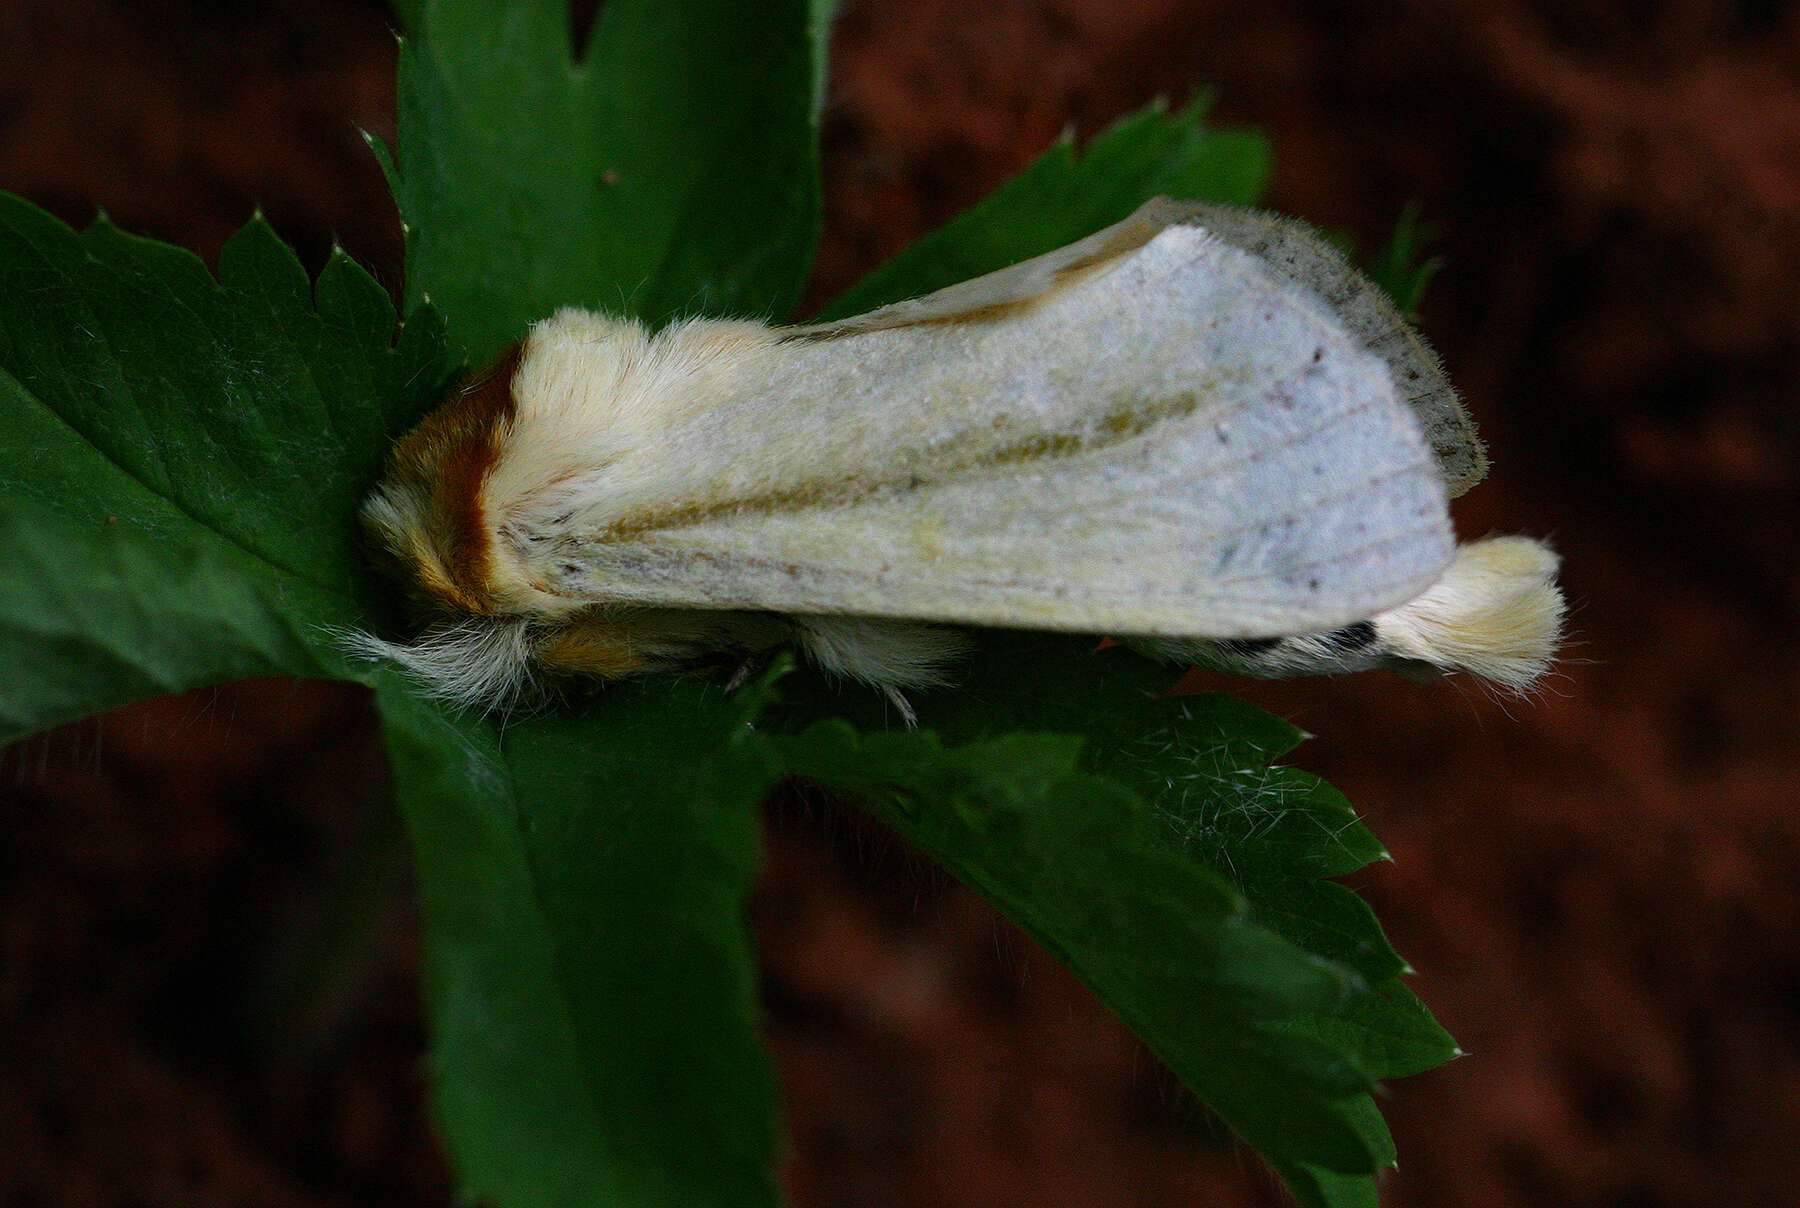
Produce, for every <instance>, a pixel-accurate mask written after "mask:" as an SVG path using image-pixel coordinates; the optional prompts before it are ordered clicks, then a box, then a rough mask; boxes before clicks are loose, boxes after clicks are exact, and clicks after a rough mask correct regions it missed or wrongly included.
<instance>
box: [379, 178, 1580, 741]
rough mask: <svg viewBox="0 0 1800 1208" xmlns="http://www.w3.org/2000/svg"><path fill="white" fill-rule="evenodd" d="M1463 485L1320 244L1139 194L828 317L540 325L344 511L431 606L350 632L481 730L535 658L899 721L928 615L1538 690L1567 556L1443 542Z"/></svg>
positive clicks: (1523, 546)
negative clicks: (796, 683)
mask: <svg viewBox="0 0 1800 1208" xmlns="http://www.w3.org/2000/svg"><path fill="white" fill-rule="evenodd" d="M1485 466H1486V459H1485V457H1484V456H1483V453H1482V450H1481V446H1480V444H1479V442H1478V441H1477V440H1476V438H1475V435H1474V431H1473V428H1472V426H1471V424H1470V422H1469V420H1468V418H1467V416H1466V415H1465V414H1464V412H1463V410H1462V408H1461V406H1460V404H1459V403H1458V402H1457V399H1456V396H1455V394H1454V392H1453V391H1452V390H1451V389H1450V387H1449V385H1448V383H1447V382H1446V381H1445V379H1444V376H1443V374H1442V372H1441V371H1440V370H1439V368H1438V365H1437V363H1436V361H1435V359H1434V358H1433V357H1432V355H1431V353H1430V352H1429V351H1428V350H1427V349H1426V347H1425V345H1424V344H1423V342H1422V341H1421V340H1420V339H1419V337H1418V335H1417V334H1416V333H1415V332H1414V331H1413V330H1412V329H1411V328H1410V327H1409V326H1408V325H1407V324H1406V323H1405V322H1404V321H1403V320H1402V319H1401V317H1400V316H1399V315H1398V314H1397V313H1396V312H1395V310H1394V308H1393V306H1392V304H1391V303H1390V302H1389V301H1388V300H1387V298H1386V297H1385V295H1383V294H1382V293H1381V291H1380V290H1379V289H1377V288H1376V287H1375V286H1374V285H1373V284H1371V283H1370V282H1369V281H1367V280H1366V279H1364V278H1363V277H1362V276H1361V275H1359V274H1358V273H1357V272H1355V270H1353V269H1352V268H1350V267H1349V265H1348V264H1346V263H1345V262H1344V260H1343V258H1342V257H1341V256H1340V255H1339V254H1338V253H1337V252H1336V251H1335V250H1334V249H1332V248H1331V247H1330V246H1329V245H1328V244H1326V243H1324V242H1323V241H1322V240H1320V239H1319V238H1318V237H1317V236H1316V235H1314V234H1313V233H1312V232H1311V231H1309V230H1308V229H1306V228H1304V227H1302V226H1300V225H1298V224H1295V223H1292V222H1289V221H1286V220H1283V219H1278V218H1274V217H1270V216H1268V215H1264V214H1260V213H1256V212H1253V211H1247V210H1237V209H1231V208H1223V207H1216V206H1207V205H1198V204H1190V203H1184V202H1172V201H1168V200H1165V199H1159V200H1156V201H1152V202H1150V203H1148V204H1147V205H1145V206H1144V207H1142V208H1141V209H1139V210H1138V211H1137V212H1136V213H1135V214H1133V215H1132V216H1131V217H1129V218H1127V219H1126V220H1125V221H1123V222H1120V223H1118V224H1116V225H1114V226H1111V227H1108V228H1106V229H1105V230H1102V231H1099V232H1097V233H1096V234H1093V235H1091V236H1089V237H1088V238H1086V239H1083V240H1081V241H1080V242H1078V243H1074V244H1071V245H1070V246H1068V247H1065V248H1062V249H1060V250H1058V251H1055V252H1051V253H1049V254H1047V255H1044V256H1039V257H1037V258H1035V259H1032V260H1027V261H1025V262H1024V263H1021V264H1017V265H1014V266H1013V267H1011V268H1008V269H1003V270H1001V271H999V272H995V273H990V274H988V275H987V276H985V277H980V278H977V279H975V280H973V281H969V282H965V283H963V284H961V285H955V286H951V287H950V288H948V289H943V290H939V291H938V292H936V293H934V294H930V295H927V296H926V297H923V298H919V299H915V300H913V301H909V302H901V303H898V304H895V305H893V306H887V307H883V308H881V309H880V310H876V311H873V312H871V313H869V314H866V315H862V316H860V317H858V318H854V319H848V320H845V321H843V322H839V323H830V324H822V325H818V326H811V327H795V328H778V327H771V326H768V325H766V324H762V323H754V322H740V321H725V320H712V319H696V320H691V321H687V322H682V323H677V324H674V325H671V326H669V327H667V328H664V329H663V330H661V331H658V332H654V333H652V332H650V331H649V330H647V329H646V328H644V327H643V326H642V325H641V324H638V323H636V322H633V321H631V320H627V319H617V318H609V317H606V316H602V315H598V314H592V313H589V312H585V311H581V310H573V309H569V310H563V311H560V312H558V313H557V314H556V315H554V316H552V317H551V318H549V319H546V320H544V321H543V322H541V323H539V324H537V325H536V326H535V327H533V328H532V330H531V332H530V334H529V335H528V336H527V338H526V339H525V340H524V341H522V342H521V343H520V344H519V345H517V346H515V347H514V348H513V349H511V350H510V351H509V352H508V353H507V354H506V355H504V356H503V357H501V358H500V360H499V362H498V363H497V364H496V365H495V366H493V367H492V368H490V369H489V370H488V371H487V372H486V373H484V374H481V375H478V376H477V377H475V378H474V379H472V380H471V381H469V382H467V383H465V384H464V385H463V386H461V387H460V388H459V389H458V390H457V391H455V392H454V393H453V394H452V395H451V397H450V398H449V400H448V401H447V402H446V404H445V405H444V407H443V408H442V409H440V410H439V411H438V412H436V413H435V414H433V415H432V416H430V417H429V418H427V419H426V420H425V421H424V422H423V423H422V424H420V425H419V427H418V428H417V429H416V430H414V431H413V432H412V433H411V434H410V435H408V436H407V437H406V438H405V439H404V440H403V441H401V443H400V444H399V446H398V447H397V449H396V450H395V452H394V455H393V458H392V461H391V464H390V467H389V470H388V474H387V477H386V479H385V481H384V482H383V483H382V484H381V486H380V487H379V489H377V491H376V492H375V493H374V495H373V496H372V497H371V498H370V500H369V502H368V504H367V506H366V508H365V517H366V519H367V521H368V524H369V526H370V528H371V529H372V531H373V532H374V534H375V535H376V537H377V538H378V540H379V541H380V543H381V544H382V545H383V546H385V547H386V549H387V550H388V551H389V552H390V553H391V554H393V555H394V556H395V558H396V559H397V560H398V562H399V563H400V566H401V568H402V571H403V574H404V575H405V577H406V578H407V579H408V581H409V582H410V584H411V586H412V587H413V588H414V590H415V593H416V594H417V595H419V596H420V597H421V598H422V599H423V600H424V601H425V602H426V603H428V604H429V605H430V606H432V607H433V609H434V610H435V611H436V612H437V613H438V619H437V620H436V621H435V623H433V624H432V625H430V627H428V628H427V629H426V630H425V631H424V633H423V635H422V636H421V637H419V638H418V639H417V640H416V641H414V642H412V643H409V644H399V643H391V642H386V641H382V640H379V639H376V638H373V637H367V636H362V637H359V638H357V639H355V642H354V644H355V646H356V648H357V649H358V650H359V651H360V652H362V653H363V654H365V655H369V656H374V657H386V658H391V659H393V660H395V661H396V662H398V663H399V664H400V665H401V666H402V667H403V668H404V669H405V670H407V671H408V672H409V673H410V674H411V675H413V676H414V677H415V678H416V679H418V680H419V681H421V682H423V683H424V684H425V685H426V686H428V688H429V689H430V690H431V691H433V692H435V693H436V694H438V695H440V696H442V697H444V698H446V699H449V700H451V701H454V702H457V703H460V704H470V705H481V706H495V705H504V704H505V703H507V702H509V701H510V700H512V699H513V698H515V697H516V696H517V695H518V694H519V692H520V691H521V690H522V689H523V688H525V687H526V686H527V685H529V684H530V683H531V682H533V680H534V678H535V677H536V675H537V673H538V671H539V670H540V669H548V670H558V671H570V672H579V673H587V674H590V675H594V676H599V677H602V678H612V677H620V676H630V675H637V674H641V673H647V672H657V671H667V670H676V669H681V668H684V667H689V666H692V665H694V664H696V663H699V662H702V661H705V660H707V659H708V658H709V657H717V656H721V655H723V656H725V657H726V658H728V659H737V660H739V661H741V660H742V659H743V658H744V657H745V656H746V655H747V654H750V653H752V652H755V651H759V650H763V649H766V648H769V647H772V646H776V645H779V644H783V643H793V644H795V645H797V646H798V647H799V648H800V650H801V651H802V652H803V654H804V655H805V656H806V657H807V658H808V659H809V660H810V661H811V662H813V663H814V664H816V665H817V666H819V667H821V668H823V669H825V670H827V671H829V672H833V673H836V674H840V675H844V676H848V677H851V678H853V679H857V680H861V681H865V682H867V683H869V684H872V685H874V686H876V687H879V688H881V689H883V690H885V691H887V692H888V694H889V695H890V696H892V697H893V698H894V699H895V700H896V702H898V703H900V704H901V705H902V709H903V710H904V701H903V700H902V698H901V696H900V693H901V692H902V691H903V690H905V689H909V688H918V687H923V686H927V685H931V684H936V683H940V682H942V680H943V678H944V675H945V672H946V670H947V668H948V667H949V665H950V664H951V663H953V661H954V660H955V658H956V656H957V655H958V654H959V653H960V651H961V650H962V649H963V648H964V645H965V641H966V639H965V638H964V637H962V636H961V635H960V634H958V633H957V632H956V631H954V630H947V629H943V628H939V627H937V624H951V625H976V626H1005V627H1011V628H1024V629H1045V630H1067V631H1078V632H1085V633H1096V634H1109V635H1112V636H1114V637H1117V638H1120V639H1122V640H1125V641H1126V642H1127V643H1128V644H1130V645H1133V646H1134V647H1136V648H1138V649H1140V650H1145V651H1147V652H1149V653H1152V654H1156V655H1160V656H1163V657H1168V658H1177V659H1184V660H1188V661H1194V662H1200V663H1205V664H1209V665H1212V666H1215V667H1221V668H1225V669H1229V670H1234V671H1239V672H1247V673H1249V674H1255V675H1285V674H1300V673H1319V672H1331V671H1341V670H1359V669H1362V668H1365V667H1374V666H1384V665H1385V666H1394V667H1398V668H1401V669H1417V670H1430V671H1435V672H1451V671H1469V672H1473V673H1476V674H1479V675H1481V676H1484V677H1487V678H1489V679H1491V680H1494V681H1497V682H1498V683H1499V684H1501V685H1503V686H1505V687H1507V688H1511V689H1523V688H1525V687H1527V686H1528V685H1529V684H1530V683H1531V682H1532V681H1533V680H1534V679H1535V678H1536V677H1537V676H1538V675H1539V674H1541V673H1542V671H1543V670H1544V669H1545V667H1546V666H1547V664H1548V662H1549V659H1550V658H1551V656H1552V654H1553V653H1554V650H1555V647H1556V643H1557V638H1558V633H1559V629H1560V625H1561V617H1562V602H1561V597H1560V596H1559V595H1558V593H1557V591H1556V588H1555V587H1554V585H1553V578H1554V575H1555V570H1556V558H1555V556H1554V555H1553V554H1552V553H1551V552H1550V551H1549V550H1548V549H1546V548H1545V547H1544V546H1542V545H1539V544H1537V543H1536V542H1533V541H1529V540H1526V539H1523V538H1499V539H1494V540H1489V541H1481V542H1474V543H1471V544H1468V545H1464V546H1461V547H1458V546H1457V545H1456V542H1455V538H1454V536H1453V534H1452V531H1451V526H1450V520H1449V515H1448V511H1447V500H1448V498H1449V497H1450V496H1451V495H1453V494H1460V493H1461V492H1462V491H1463V490H1465V489H1467V488H1468V487H1469V486H1470V485H1471V484H1473V483H1474V482H1475V481H1476V480H1477V479H1478V478H1479V477H1480V476H1481V474H1482V473H1483V472H1484V470H1485ZM934 623H937V624H934Z"/></svg>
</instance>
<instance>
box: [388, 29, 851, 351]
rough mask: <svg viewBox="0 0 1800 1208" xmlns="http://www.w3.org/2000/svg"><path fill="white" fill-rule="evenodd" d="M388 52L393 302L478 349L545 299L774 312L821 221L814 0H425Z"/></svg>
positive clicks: (652, 317)
mask: <svg viewBox="0 0 1800 1208" xmlns="http://www.w3.org/2000/svg"><path fill="white" fill-rule="evenodd" d="M418 7H419V10H420V11H419V12H418V14H417V16H416V18H415V20H414V22H413V24H412V26H411V33H410V34H409V36H408V37H407V39H406V40H405V42H404V45H403V47H402V50H401V56H400V145H399V155H398V159H397V168H398V174H397V177H398V182H399V187H398V190H397V198H398V201H399V204H400V213H401V216H402V218H403V219H404V220H405V222H406V223H407V227H408V230H407V298H408V305H409V308H410V307H411V306H413V305H416V304H417V303H418V302H419V301H420V300H422V299H424V298H426V297H430V298H431V299H432V300H433V301H434V302H435V303H436V304H437V305H438V307H439V308H440V309H441V310H442V311H443V312H444V313H445V314H446V315H447V316H448V320H449V324H450V332H451V336H452V339H453V341H454V342H455V343H456V344H457V345H459V346H460V347H461V348H463V349H464V350H465V351H466V353H467V356H468V358H469V359H471V360H474V361H483V360H486V359H487V358H489V357H491V356H492V355H493V354H494V353H495V352H496V351H498V350H499V349H500V348H501V347H503V346H504V345H506V344H508V343H510V342H511V341H513V340H516V339H518V338H519V336H521V335H522V334H523V333H524V330H525V328H526V326H527V324H529V323H531V322H533V321H534V320H537V319H541V318H544V317H546V316H548V315H549V314H550V313H551V312H553V311H554V310H555V309H556V308H558V307H560V306H566V305H582V306H587V307H589V308H592V309H599V310H605V311H610V312H613V313H617V314H626V315H632V316H635V317H638V318H642V319H645V320H648V321H650V322H652V323H661V322H665V321H667V320H668V319H670V318H672V317H675V316H678V315H687V314H696V313H699V314H714V315H717V314H729V315H743V316H752V317H760V318H767V317H771V316H773V317H776V318H781V317H785V315H786V314H787V312H788V311H789V310H790V309H791V308H792V306H793V305H794V302H795V301H796V300H797V299H798V297H799V295H800V290H801V288H802V287H803V285H804V284H805V279H806V271H807V266H808V264H809V262H810V260H811V257H812V250H813V245H814V243H815V241H816V240H817V237H818V228H819V176H818V163H817V153H816V149H815V146H814V136H815V125H816V100H815V98H816V95H817V93H818V89H819V86H820V81H821V79H822V76H821V75H820V69H819V67H818V66H817V60H816V54H815V52H816V50H817V48H818V47H819V46H820V45H821V44H822V42H823V25H824V22H825V21H826V20H827V19H828V16H829V10H830V6H829V5H827V4H824V3H822V0H810V3H807V2H803V0H779V2H777V3H763V4H748V3H744V2H743V0H692V2H690V3H686V4H682V5H678V6H672V5H669V4H664V3H658V2H656V0H609V3H607V4H606V5H605V6H604V7H603V8H602V10H601V12H600V15H599V19H598V21H597V22H596V24H595V27H594V30H593V33H592V35H591V37H590V39H589V42H588V45H587V47H586V50H585V54H584V55H583V56H582V57H581V58H580V59H579V60H577V58H576V56H575V54H574V53H573V50H572V48H571V47H570V45H569V25H568V15H567V11H566V4H565V2H564V0H423V3H421V4H420V5H419V6H418Z"/></svg>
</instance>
